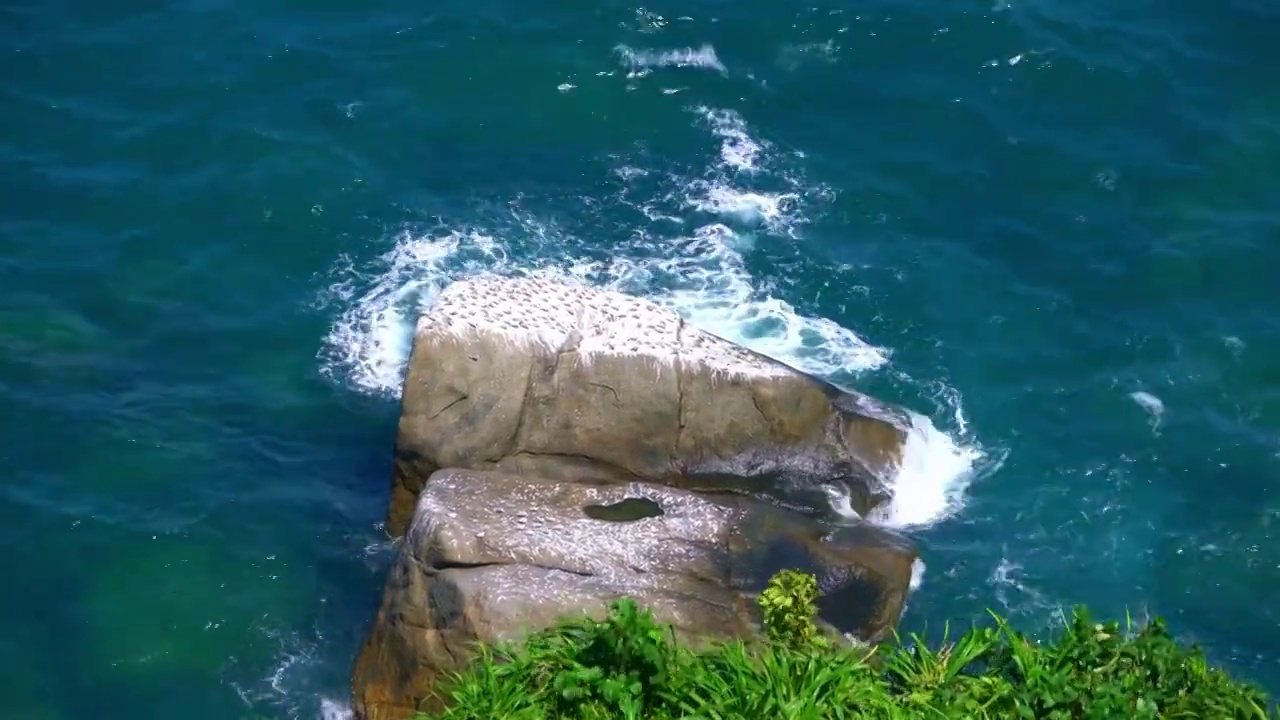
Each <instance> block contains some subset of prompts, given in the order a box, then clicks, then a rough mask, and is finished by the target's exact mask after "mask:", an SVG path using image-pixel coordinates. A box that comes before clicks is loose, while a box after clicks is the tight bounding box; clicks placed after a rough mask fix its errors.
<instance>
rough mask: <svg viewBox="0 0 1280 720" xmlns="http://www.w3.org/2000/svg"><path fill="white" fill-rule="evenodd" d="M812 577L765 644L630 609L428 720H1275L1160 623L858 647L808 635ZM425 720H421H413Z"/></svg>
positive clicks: (522, 653) (629, 604) (796, 588)
mask: <svg viewBox="0 0 1280 720" xmlns="http://www.w3.org/2000/svg"><path fill="white" fill-rule="evenodd" d="M816 597H817V587H816V584H815V583H814V580H813V578H812V577H811V576H808V575H805V574H803V573H798V572H794V571H789V570H784V571H783V572H781V573H779V574H778V575H777V576H775V577H774V578H773V579H772V580H771V582H770V583H769V587H768V588H767V589H766V590H765V591H764V592H763V593H762V594H761V596H760V600H759V602H760V607H761V611H762V614H763V618H764V625H765V628H766V630H767V636H768V637H767V640H766V641H765V642H763V643H759V644H753V645H747V644H744V643H742V642H731V643H726V644H723V645H719V646H717V647H715V648H713V649H711V650H707V651H704V652H696V653H695V652H693V651H690V650H688V649H686V648H683V647H681V646H679V645H677V643H676V642H675V639H674V635H673V632H672V630H671V628H670V627H667V626H663V625H660V624H658V623H656V622H655V621H654V619H653V616H652V615H651V614H650V613H648V612H647V611H645V610H642V609H640V608H639V607H637V605H636V603H635V602H634V601H632V600H629V599H624V600H621V601H618V602H616V603H615V604H614V605H613V606H612V608H611V611H610V613H609V616H608V617H607V618H606V619H605V620H604V621H602V622H595V621H591V620H585V619H584V620H580V621H575V622H570V623H566V624H563V625H561V626H559V627H557V628H554V629H552V630H548V631H546V632H542V633H538V634H535V635H533V636H531V637H529V638H528V639H527V640H526V641H524V642H523V643H520V644H513V645H506V646H501V647H495V648H487V649H484V650H482V651H481V653H480V655H479V657H478V658H477V660H476V661H475V662H474V663H473V664H472V665H471V666H469V667H468V668H467V669H466V670H464V671H463V672H461V673H459V674H456V675H455V676H453V677H452V678H451V679H450V681H449V682H448V683H447V684H446V685H444V686H443V687H442V688H441V690H442V692H443V695H444V699H445V700H446V702H447V703H448V707H447V709H446V710H444V711H443V712H442V713H441V714H439V715H436V716H433V717H434V720H481V719H483V720H494V719H501V720H614V719H617V720H677V719H679V718H683V719H686V720H695V719H696V720H762V719H765V718H767V719H769V720H846V719H849V720H852V719H855V718H856V719H859V720H872V719H875V720H898V719H904V720H906V719H911V720H914V719H916V718H921V719H923V718H930V719H939V720H951V719H956V720H959V719H961V718H964V719H966V720H967V719H969V718H977V719H983V718H1026V719H1028V720H1041V719H1044V720H1068V719H1076V718H1081V719H1088V720H1094V719H1096V720H1113V719H1115V718H1123V719H1124V720H1146V719H1151V720H1155V719H1156V718H1161V719H1163V718H1203V719H1205V720H1228V719H1232V718H1240V719H1242V720H1245V719H1248V720H1255V719H1256V720H1268V719H1269V718H1277V717H1280V715H1278V714H1277V713H1276V711H1275V709H1274V708H1272V707H1270V706H1269V704H1268V700H1267V698H1266V697H1265V695H1264V694H1263V693H1262V692H1261V691H1260V690H1258V689H1257V688H1255V687H1254V686H1252V685H1250V684H1247V683H1243V682H1239V681H1236V680H1233V679H1231V678H1230V677H1228V676H1227V675H1226V674H1225V673H1223V672H1222V671H1221V670H1218V669H1215V668H1210V667H1209V666H1208V664H1207V663H1206V661H1205V658H1204V655H1203V654H1202V653H1201V652H1200V651H1199V650H1198V649H1197V648H1195V647H1184V646H1182V645H1179V644H1178V643H1177V642H1175V641H1174V639H1173V638H1172V637H1171V636H1170V634H1169V633H1168V631H1167V629H1166V627H1165V624H1164V622H1163V621H1161V620H1158V619H1157V620H1155V621H1152V622H1150V623H1148V624H1146V625H1144V626H1142V627H1134V626H1133V624H1132V623H1131V622H1128V621H1126V623H1125V627H1124V628H1123V629H1122V628H1121V627H1120V625H1119V624H1118V623H1114V622H1111V623H1096V622H1094V621H1093V620H1092V619H1090V617H1089V615H1088V613H1087V612H1086V611H1085V610H1083V609H1076V610H1074V611H1073V612H1072V614H1071V616H1070V617H1069V618H1066V617H1064V625H1065V630H1064V631H1063V632H1062V633H1061V634H1060V635H1059V636H1058V637H1057V638H1055V639H1053V640H1052V641H1049V642H1044V643H1037V642H1034V641H1032V640H1030V639H1028V638H1027V637H1026V636H1024V635H1022V634H1021V633H1019V632H1017V631H1015V630H1013V629H1012V628H1010V627H1009V625H1008V623H1006V622H1005V621H1004V620H1003V619H1001V618H999V617H998V616H996V615H994V614H993V615H992V617H993V618H994V625H993V626H992V627H981V628H974V629H971V630H969V631H968V632H966V633H965V634H963V635H962V636H961V637H960V638H958V639H957V640H955V641H954V642H953V641H949V640H948V639H947V637H946V635H947V633H945V632H944V637H943V639H942V641H941V642H940V643H938V644H937V645H936V646H935V647H930V646H929V645H928V644H927V643H925V642H924V641H923V640H922V639H921V638H920V637H919V636H917V635H911V636H910V637H908V638H905V639H904V638H899V639H898V641H897V642H894V643H891V644H886V645H883V646H880V647H876V648H851V647H847V646H843V645H840V644H837V643H834V642H831V640H830V639H828V638H826V637H824V636H823V635H822V634H821V632H820V631H819V629H818V627H817V625H816V624H815V622H814V621H815V618H816V615H817V613H816V609H815V607H814V600H815V599H816ZM419 720H428V716H426V715H420V716H419Z"/></svg>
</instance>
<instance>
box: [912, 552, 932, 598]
mask: <svg viewBox="0 0 1280 720" xmlns="http://www.w3.org/2000/svg"><path fill="white" fill-rule="evenodd" d="M927 568H928V566H927V565H925V564H924V561H923V560H921V559H920V558H916V559H915V560H913V561H911V583H910V585H908V590H909V591H910V592H915V591H916V590H919V589H920V586H921V585H923V584H924V571H925V570H926V569H927Z"/></svg>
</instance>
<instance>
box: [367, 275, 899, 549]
mask: <svg viewBox="0 0 1280 720" xmlns="http://www.w3.org/2000/svg"><path fill="white" fill-rule="evenodd" d="M907 426H908V421H907V419H906V416H905V414H904V413H902V412H901V411H899V410H897V409H895V408H891V407H889V406H887V405H884V404H882V403H879V402H877V401H875V400H873V399H871V398H868V397H865V396H862V395H858V394H855V393H850V392H846V391H843V390H840V389H838V388H836V387H834V386H832V385H830V384H828V383H825V382H822V381H820V380H818V379H816V378H813V377H811V376H809V375H806V374H804V373H802V372H800V371H798V370H795V369H794V368H791V367H789V366H787V365H784V364H782V363H779V362H777V361H775V360H772V359H770V358H767V357H765V356H762V355H759V354H756V353H754V352H751V351H750V350H747V349H746V348H743V347H741V346H738V345H735V344H734V343H731V342H729V341H726V340H723V339H721V338H719V337H716V336H714V335H711V334H709V333H706V332H703V331H701V330H698V329H696V328H694V327H692V326H691V325H688V324H687V323H685V322H684V320H683V319H681V318H680V316H679V315H677V314H676V313H675V312H673V311H671V310H668V309H666V308H663V307H661V306H659V305H657V304H655V303H653V302H650V301H647V300H643V299H640V298H635V297H632V296H629V295H625V294H622V293H618V292H612V291H607V290H601V289H596V288H590V287H585V286H576V285H566V284H561V283H555V282H550V281H545V280H537V279H528V278H523V279H521V278H516V279H512V278H483V279H475V280H467V281H461V282H457V283H454V284H453V285H450V286H449V287H447V288H445V289H444V290H443V291H442V292H441V293H440V295H439V297H438V298H437V299H436V301H435V302H434V304H433V305H432V307H431V308H430V309H429V310H428V311H427V312H426V314H425V315H424V316H423V317H422V318H421V319H420V320H419V322H418V326H417V331H416V335H415V339H414V346H413V352H412V355H411V357H410V360H409V369H408V375H407V378H406V380H405V385H404V392H403V395H402V408H401V415H400V425H399V430H398V434H397V438H396V453H395V470H394V478H393V483H392V499H391V505H390V508H389V511H388V516H387V529H388V531H389V532H390V533H391V534H392V535H393V536H399V535H401V534H403V532H404V530H405V528H406V526H407V525H408V522H409V518H410V515H411V514H412V512H413V507H414V502H415V499H416V498H417V496H418V493H419V492H420V491H421V490H422V487H423V485H424V484H425V483H426V481H427V478H428V477H430V476H431V474H432V473H433V472H435V471H436V470H438V469H440V468H448V467H457V468H473V469H493V470H503V471H510V472H516V473H520V474H530V475H537V476H540V477H547V478H554V479H565V480H567V479H573V480H577V481H588V482H590V481H595V482H620V481H646V482H656V483H661V484H667V485H673V486H678V487H686V488H693V489H704V490H733V491H738V492H746V493H773V494H776V495H781V496H785V495H786V494H787V493H789V492H794V491H797V490H803V489H806V488H807V489H809V490H813V489H814V488H816V487H818V486H820V485H830V484H836V483H838V484H842V485H844V486H846V487H847V488H848V489H849V491H850V495H851V505H852V507H853V509H854V510H856V511H858V512H860V513H864V514H865V513H866V512H867V511H868V510H870V509H871V508H873V507H875V506H876V505H878V504H880V503H882V502H884V501H886V500H887V499H888V497H889V493H888V491H887V488H886V485H885V483H886V480H887V479H888V477H889V475H890V474H891V473H892V472H893V470H894V468H895V467H896V466H897V464H898V463H899V462H900V461H901V455H902V446H903V441H904V438H905V433H904V429H905V428H906V427H907Z"/></svg>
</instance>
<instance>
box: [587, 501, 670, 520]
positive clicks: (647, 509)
mask: <svg viewBox="0 0 1280 720" xmlns="http://www.w3.org/2000/svg"><path fill="white" fill-rule="evenodd" d="M582 512H584V513H586V516H587V517H589V518H591V519H592V520H608V521H609V522H635V521H636V520H643V519H644V518H651V517H661V516H663V515H666V513H665V512H664V511H663V510H662V506H661V505H659V504H658V503H656V502H654V501H652V500H650V499H648V498H627V499H625V500H622V501H620V502H616V503H613V504H612V505H587V506H584V507H583V508H582Z"/></svg>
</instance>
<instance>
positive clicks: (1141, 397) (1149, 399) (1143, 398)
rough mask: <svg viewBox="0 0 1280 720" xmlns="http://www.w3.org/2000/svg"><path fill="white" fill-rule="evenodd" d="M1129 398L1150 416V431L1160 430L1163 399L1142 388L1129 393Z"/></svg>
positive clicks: (1157, 431) (1162, 415) (1162, 416)
mask: <svg viewBox="0 0 1280 720" xmlns="http://www.w3.org/2000/svg"><path fill="white" fill-rule="evenodd" d="M1129 399H1131V400H1133V401H1134V402H1135V403H1137V404H1138V407H1140V408H1142V409H1143V410H1145V411H1146V412H1147V415H1149V416H1150V417H1151V420H1150V423H1149V424H1150V425H1151V431H1152V432H1154V433H1159V432H1160V422H1161V421H1162V420H1163V419H1164V401H1163V400H1161V399H1160V398H1158V397H1156V396H1155V395H1152V394H1151V393H1149V392H1146V391H1144V390H1138V391H1137V392H1131V393H1129Z"/></svg>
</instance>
